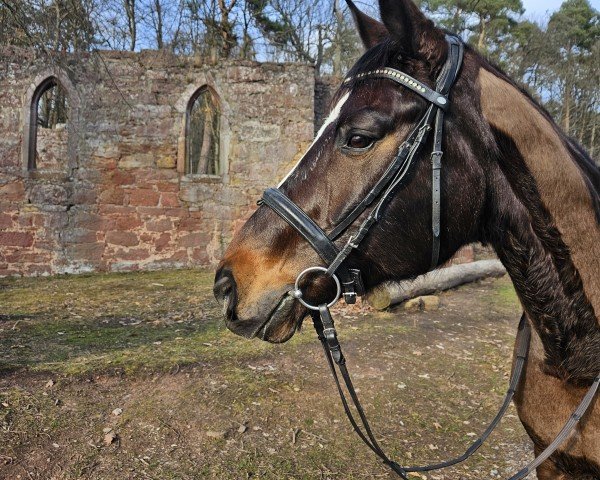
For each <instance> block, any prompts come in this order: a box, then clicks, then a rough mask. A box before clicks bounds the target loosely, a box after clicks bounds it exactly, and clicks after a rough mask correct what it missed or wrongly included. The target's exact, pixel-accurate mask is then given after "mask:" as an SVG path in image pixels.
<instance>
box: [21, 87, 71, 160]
mask: <svg viewBox="0 0 600 480" xmlns="http://www.w3.org/2000/svg"><path fill="white" fill-rule="evenodd" d="M30 116H31V118H30V124H29V125H30V129H29V152H28V155H29V156H28V162H27V167H28V169H29V170H36V169H45V170H56V169H64V168H66V166H67V165H68V161H67V150H68V130H67V128H66V127H67V122H68V120H69V100H68V95H67V91H66V90H65V89H64V88H63V86H62V85H61V84H60V82H59V81H58V79H57V78H56V77H49V78H47V79H46V80H44V81H43V82H42V83H41V84H40V85H39V86H38V88H37V89H36V90H35V92H34V94H33V98H32V100H31V112H30Z"/></svg>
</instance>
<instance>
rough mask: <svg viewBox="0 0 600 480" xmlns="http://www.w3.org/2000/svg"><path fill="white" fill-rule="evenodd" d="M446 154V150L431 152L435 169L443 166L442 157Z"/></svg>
mask: <svg viewBox="0 0 600 480" xmlns="http://www.w3.org/2000/svg"><path fill="white" fill-rule="evenodd" d="M443 156H444V152H441V151H439V150H438V151H435V152H432V153H431V165H432V166H433V169H434V170H440V169H441V168H442V157H443Z"/></svg>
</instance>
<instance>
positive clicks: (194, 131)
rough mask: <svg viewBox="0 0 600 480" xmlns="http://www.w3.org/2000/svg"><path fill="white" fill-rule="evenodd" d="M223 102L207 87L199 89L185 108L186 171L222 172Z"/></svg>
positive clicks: (206, 173) (217, 173)
mask: <svg viewBox="0 0 600 480" xmlns="http://www.w3.org/2000/svg"><path fill="white" fill-rule="evenodd" d="M220 159H221V104H220V101H219V98H218V96H217V94H216V93H215V92H214V90H213V89H212V88H210V87H208V86H204V87H201V88H199V89H198V90H197V91H196V93H194V95H192V98H191V99H190V101H189V103H188V107H187V111H186V127H185V173H186V174H190V175H197V174H200V175H222V174H223V173H225V172H223V168H222V165H221V160H220Z"/></svg>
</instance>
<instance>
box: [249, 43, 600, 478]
mask: <svg viewBox="0 0 600 480" xmlns="http://www.w3.org/2000/svg"><path fill="white" fill-rule="evenodd" d="M446 39H447V42H448V58H447V60H446V63H445V65H444V67H443V69H442V72H441V74H440V77H439V79H438V80H437V82H436V89H435V90H433V89H431V88H429V87H428V86H427V85H425V84H423V83H421V82H419V81H418V80H416V79H414V78H412V77H411V76H409V75H407V74H405V73H403V72H401V71H399V70H395V69H393V68H387V67H386V68H382V69H379V70H374V71H371V72H366V73H361V74H359V75H357V76H356V77H354V78H348V79H346V80H345V82H344V83H345V84H348V83H350V82H351V81H362V80H368V79H370V78H384V79H389V80H392V81H394V82H396V83H398V84H399V85H401V86H403V87H406V88H409V89H410V90H412V91H413V92H415V93H417V94H418V95H420V96H421V97H423V98H424V99H425V100H427V101H428V102H429V106H428V108H427V110H426V112H425V114H424V115H423V117H422V118H421V120H420V121H419V122H418V123H417V126H416V127H415V128H414V130H413V131H412V132H411V133H410V134H409V136H408V137H407V139H406V140H405V141H404V142H403V143H402V145H400V147H399V149H398V153H397V155H396V157H395V158H394V160H393V161H392V163H391V164H390V165H389V166H388V168H387V169H386V171H385V172H384V173H383V175H382V177H381V178H380V179H379V180H378V181H377V182H376V183H375V185H374V186H373V187H372V188H371V190H370V191H369V193H368V194H367V195H366V197H365V198H364V199H363V200H362V201H361V202H360V203H359V204H358V205H357V206H356V207H354V209H353V210H352V211H351V212H350V213H349V214H348V215H347V216H346V217H345V218H344V219H343V220H342V221H341V222H339V223H338V225H337V226H336V227H335V228H334V229H333V230H332V231H331V233H329V235H328V234H327V233H325V232H324V231H323V229H321V227H319V226H318V225H317V224H316V223H315V222H314V221H313V220H312V219H311V218H310V217H309V216H308V215H307V214H306V212H304V211H303V210H302V209H301V208H300V207H299V206H298V205H296V204H295V203H294V202H293V201H292V200H290V199H289V198H288V197H287V196H286V195H285V194H284V193H283V192H282V191H281V190H279V189H273V188H270V189H268V190H266V191H265V192H264V194H263V197H262V199H261V200H260V201H259V204H264V205H267V206H268V207H270V208H271V209H272V210H273V211H275V212H276V213H277V215H279V216H280V217H281V218H282V219H283V220H285V221H286V222H287V223H288V224H289V225H290V226H291V227H293V228H294V229H295V230H296V231H297V232H298V233H299V234H300V235H301V236H302V237H303V238H304V239H305V240H306V241H307V242H308V243H310V245H311V246H312V248H313V249H314V250H315V251H316V252H317V253H318V255H319V256H320V257H321V259H322V260H323V262H325V264H326V265H327V267H323V266H317V267H312V268H309V269H307V270H304V271H303V272H302V273H300V274H299V275H298V277H297V279H296V284H295V286H294V290H292V291H291V292H289V294H290V295H291V296H293V297H294V298H296V299H297V300H298V301H299V302H300V303H301V304H302V305H303V306H304V307H306V308H307V309H308V310H309V311H310V315H311V317H312V319H313V323H314V326H315V329H316V331H317V335H318V337H319V340H320V341H321V344H322V346H323V351H324V352H325V357H326V359H327V363H328V365H329V368H330V370H331V373H332V375H333V378H334V380H335V384H336V386H337V389H338V393H339V395H340V398H341V401H342V405H343V407H344V411H345V412H346V416H347V417H348V419H349V420H350V423H351V424H352V427H353V428H354V431H355V432H356V433H357V435H358V436H359V437H360V438H361V440H362V441H363V442H364V443H365V445H367V447H369V448H370V449H371V450H372V451H373V452H374V453H375V454H376V455H377V456H378V457H379V458H381V459H382V460H383V462H384V463H385V464H386V465H387V466H389V467H390V468H391V469H392V470H393V471H394V472H395V473H397V474H398V475H399V476H400V477H401V478H403V479H407V475H408V473H410V472H427V471H432V470H440V469H443V468H447V467H450V466H453V465H456V464H458V463H461V462H464V461H465V460H467V459H468V458H469V457H470V456H471V455H473V454H474V453H475V452H476V451H477V450H478V449H479V447H481V445H482V444H483V443H484V442H485V440H486V439H487V438H488V437H489V436H490V434H491V433H492V432H493V430H494V429H495V428H496V426H497V425H498V424H499V423H500V420H501V419H502V417H503V416H504V414H505V413H506V411H507V409H508V407H509V405H510V403H511V401H512V399H513V396H514V394H515V391H516V389H517V386H518V384H519V381H520V379H521V376H522V372H523V368H524V365H525V362H526V359H527V353H528V348H529V342H530V338H531V329H530V328H531V327H530V326H529V323H528V321H527V319H526V317H525V314H523V316H522V318H521V323H520V324H519V331H518V334H517V339H516V342H517V344H516V360H515V365H514V370H513V373H512V375H511V379H510V384H509V388H508V391H507V393H506V396H505V398H504V402H503V403H502V406H501V408H500V411H499V412H498V414H497V415H496V416H495V417H494V419H493V420H492V422H491V424H490V425H489V426H488V428H487V429H486V430H485V431H484V432H483V434H482V435H481V437H479V438H478V439H477V440H476V441H475V442H474V443H473V444H472V445H471V446H470V447H469V448H468V449H467V450H466V451H465V453H464V454H463V455H461V456H459V457H457V458H454V459H451V460H447V461H445V462H440V463H435V464H432V465H426V466H417V467H403V466H401V465H400V464H398V463H397V462H394V461H393V460H390V458H389V457H388V456H387V455H386V454H385V452H384V451H383V450H382V448H381V447H380V446H379V444H378V442H377V440H376V439H375V436H374V435H373V432H372V430H371V427H370V425H369V422H368V420H367V417H366V415H365V412H364V410H363V408H362V405H361V403H360V401H359V399H358V396H357V394H356V390H355V389H354V385H353V384H352V380H351V378H350V374H349V373H348V369H347V367H346V360H345V358H344V354H343V353H342V347H341V345H340V342H339V341H338V337H337V332H336V329H335V325H334V321H333V317H332V316H331V313H330V311H329V308H330V307H332V306H333V305H335V304H336V303H337V302H338V301H339V299H340V298H341V297H343V298H344V300H345V302H346V303H348V304H352V303H355V302H356V297H357V296H361V295H363V294H364V293H365V291H364V287H363V284H362V280H361V274H360V270H355V269H350V268H348V267H347V266H346V265H345V260H346V259H347V258H348V257H349V256H350V254H351V253H352V251H353V250H355V249H357V248H359V246H360V244H361V243H362V241H363V240H364V239H365V238H366V236H367V235H368V233H369V231H370V230H371V228H372V227H373V226H374V225H375V224H376V223H377V222H378V221H379V220H380V219H381V216H382V215H383V213H384V210H385V208H386V206H387V205H388V203H389V202H390V200H391V199H392V198H393V196H394V194H395V193H396V191H397V190H398V188H399V187H400V186H401V185H402V184H403V181H404V179H405V177H406V174H407V172H408V171H409V169H410V167H411V165H412V164H413V161H414V160H415V157H416V156H417V154H418V153H419V152H420V151H421V148H422V147H423V145H425V143H426V142H427V139H428V136H429V132H430V131H431V130H433V131H434V133H433V151H432V153H431V169H432V212H431V214H432V215H431V218H432V221H431V230H432V246H431V269H434V268H436V267H437V265H438V262H439V258H440V245H441V233H442V229H441V168H442V157H443V130H444V116H445V114H446V111H447V110H448V108H449V106H450V99H449V94H450V90H451V88H452V86H453V85H454V83H455V82H456V79H457V77H458V74H459V72H460V68H461V65H462V60H463V54H464V46H463V44H462V42H461V41H460V40H459V39H458V38H456V37H454V36H447V37H446ZM368 208H371V210H370V211H369V213H368V214H367V216H366V217H365V219H364V220H363V221H362V223H361V224H360V226H359V227H358V230H357V231H356V232H355V233H354V234H353V235H351V236H350V237H349V238H348V240H347V241H346V243H345V245H344V246H343V247H342V248H338V246H337V245H336V244H335V240H336V239H338V238H339V237H340V236H342V235H343V234H344V233H345V232H346V231H347V230H348V229H349V228H350V227H351V226H352V225H353V224H354V222H355V221H356V220H357V219H358V218H359V217H360V216H361V215H362V214H363V213H365V212H366V211H367V209H368ZM310 273H313V274H314V273H320V274H323V275H327V276H329V277H330V278H332V279H333V280H334V282H335V285H336V293H335V297H334V298H333V299H332V300H331V301H330V302H329V303H327V304H323V305H311V304H310V303H308V302H307V300H306V298H305V297H304V295H303V292H302V280H303V279H304V278H305V277H306V276H307V275H308V274H310ZM338 370H339V373H340V375H341V376H342V379H343V381H344V385H345V387H346V390H347V392H348V394H349V396H350V399H351V401H352V404H353V405H354V408H355V410H356V412H357V414H358V418H359V419H360V424H361V425H362V428H361V427H360V426H359V422H358V421H357V420H356V418H355V417H354V415H353V414H352V410H351V409H350V404H349V402H348V400H347V398H346V395H345V394H344V390H343V388H342V385H341V383H340V379H339V376H338V373H337V372H338ZM599 385H600V375H598V377H597V378H596V379H595V381H594V382H593V383H592V385H591V387H590V389H589V390H588V392H587V394H586V395H585V397H584V398H583V400H582V402H581V404H580V405H579V407H578V408H577V410H576V411H575V412H574V413H573V415H572V416H571V417H570V419H569V421H568V422H567V423H566V424H565V426H564V427H563V429H562V430H561V431H560V433H559V434H558V436H557V437H556V440H554V442H552V444H550V445H549V446H548V448H546V450H544V452H542V453H541V454H540V455H539V456H538V457H537V458H536V459H535V460H533V461H532V462H531V463H530V464H529V465H527V467H525V468H524V469H522V470H521V471H519V472H518V473H517V474H516V475H514V476H512V477H511V478H510V479H509V480H520V479H523V478H525V477H526V476H527V475H529V474H530V473H532V472H533V471H534V470H535V469H536V468H537V467H538V466H539V465H541V464H542V463H543V462H544V461H546V460H547V459H548V458H549V457H550V456H551V455H552V454H553V453H554V452H555V451H556V450H557V449H558V447H559V446H560V445H561V444H562V443H563V442H564V440H565V439H566V438H567V437H568V436H569V435H570V434H571V433H572V431H573V429H574V428H575V426H576V425H577V423H578V422H579V420H580V419H581V418H582V416H583V415H584V414H585V412H586V411H587V410H588V409H589V407H590V405H591V403H592V401H593V399H594V397H595V396H596V394H597V392H598V389H599Z"/></svg>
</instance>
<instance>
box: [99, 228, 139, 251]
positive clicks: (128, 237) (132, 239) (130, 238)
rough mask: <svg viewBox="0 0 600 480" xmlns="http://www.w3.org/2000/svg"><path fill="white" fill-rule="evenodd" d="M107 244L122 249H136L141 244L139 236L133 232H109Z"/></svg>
mask: <svg viewBox="0 0 600 480" xmlns="http://www.w3.org/2000/svg"><path fill="white" fill-rule="evenodd" d="M106 243H109V244H112V245H120V246H122V247H135V246H136V245H138V244H139V243H140V240H139V238H138V236H137V235H136V234H135V233H133V232H119V231H115V232H107V233H106Z"/></svg>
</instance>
